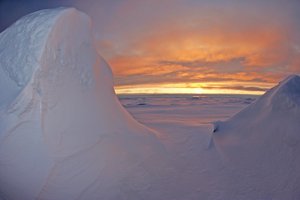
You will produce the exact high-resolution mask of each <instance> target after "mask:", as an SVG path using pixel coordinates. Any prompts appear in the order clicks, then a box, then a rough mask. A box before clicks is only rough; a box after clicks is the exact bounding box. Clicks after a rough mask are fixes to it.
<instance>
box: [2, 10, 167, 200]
mask: <svg viewBox="0 0 300 200" xmlns="http://www.w3.org/2000/svg"><path fill="white" fill-rule="evenodd" d="M93 42H94V41H93V36H92V31H91V21H90V19H89V17H88V16H86V15H85V14H83V13H81V12H79V11H77V10H76V9H73V8H59V9H53V10H42V11H38V12H35V13H32V14H30V15H27V16H25V17H23V18H21V19H20V20H19V21H17V22H16V23H15V24H13V25H12V26H11V27H9V28H8V29H6V30H5V31H4V32H2V33H1V34H0V94H1V95H0V196H1V198H3V199H6V200H21V199H22V200H32V199H43V200H48V199H49V200H54V199H55V200H74V199H88V200H91V199H141V198H140V197H139V194H140V192H141V191H143V194H144V195H149V196H150V197H151V193H153V192H152V191H151V189H155V186H153V184H152V181H154V180H156V179H157V177H159V173H160V169H162V167H160V166H159V165H160V163H162V162H161V160H162V158H161V156H162V155H164V152H165V150H164V147H163V145H162V144H161V143H160V142H159V141H158V140H157V137H156V136H155V135H156V133H155V132H154V131H152V130H150V129H148V128H146V127H144V126H143V125H141V124H139V123H137V122H136V121H135V120H134V119H133V118H132V117H131V116H130V115H129V114H128V113H127V112H126V111H125V110H124V108H123V107H122V106H121V105H120V103H119V101H118V99H117V97H116V95H115V93H114V90H113V79H112V73H111V70H110V68H109V66H108V65H107V64H106V62H105V61H104V60H103V59H102V58H101V57H100V56H99V55H98V54H97V51H96V49H95V47H94V44H93ZM145 180H147V181H145ZM149 188H150V189H149ZM147 191H149V193H150V194H147ZM124 194H126V195H124ZM132 194H134V196H133V197H132V198H130V196H131V195H132Z"/></svg>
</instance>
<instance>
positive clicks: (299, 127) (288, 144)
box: [212, 75, 300, 199]
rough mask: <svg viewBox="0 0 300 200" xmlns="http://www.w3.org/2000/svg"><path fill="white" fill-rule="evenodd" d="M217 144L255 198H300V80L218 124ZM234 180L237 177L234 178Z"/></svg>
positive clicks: (292, 79) (233, 187)
mask: <svg viewBox="0 0 300 200" xmlns="http://www.w3.org/2000/svg"><path fill="white" fill-rule="evenodd" d="M216 127H217V130H216V131H215V132H214V133H213V136H212V137H213V142H214V146H215V147H216V148H217V150H218V152H219V154H220V155H221V157H222V159H223V160H224V162H225V163H226V166H228V167H230V168H232V169H235V170H237V172H235V173H234V176H235V177H236V178H238V179H239V183H238V185H235V184H234V185H231V186H230V188H228V191H235V192H237V193H239V192H240V193H242V192H243V190H244V189H245V188H246V187H247V188H251V190H253V191H255V192H253V193H250V194H248V198H249V199H251V198H252V199H259V198H261V199H266V198H267V196H266V195H267V194H268V195H269V196H272V199H297V198H299V195H300V188H299V187H300V182H299V180H300V158H299V153H300V77H299V76H297V75H293V76H290V77H288V78H286V79H285V80H284V81H282V82H281V83H280V84H279V85H277V86H276V87H274V88H272V89H271V90H269V91H268V92H267V93H266V94H264V95H263V96H262V97H261V98H259V99H258V100H257V101H256V102H255V103H253V104H251V105H250V106H249V107H247V108H245V109H244V110H242V111H241V112H239V113H238V114H237V115H235V116H233V117H232V118H231V119H229V120H227V121H225V122H217V123H216ZM230 176H232V175H230Z"/></svg>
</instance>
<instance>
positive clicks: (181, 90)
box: [115, 83, 271, 95]
mask: <svg viewBox="0 0 300 200" xmlns="http://www.w3.org/2000/svg"><path fill="white" fill-rule="evenodd" d="M188 85H189V86H187V84H179V83H177V84H160V85H157V84H154V85H127V86H115V91H116V93H117V94H195V95H197V94H249V95H261V94H263V93H264V92H265V91H262V90H256V89H255V87H250V86H249V87H242V88H240V89H239V88H234V87H229V86H228V87H226V86H224V87H220V86H213V85H210V86H207V85H203V86H200V84H197V83H194V84H188ZM269 87H271V86H269ZM266 90H267V88H266Z"/></svg>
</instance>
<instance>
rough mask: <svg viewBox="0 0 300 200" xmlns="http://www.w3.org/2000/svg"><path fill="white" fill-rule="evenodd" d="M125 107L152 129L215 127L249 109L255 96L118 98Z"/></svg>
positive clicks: (158, 95)
mask: <svg viewBox="0 0 300 200" xmlns="http://www.w3.org/2000/svg"><path fill="white" fill-rule="evenodd" d="M118 97H119V99H120V101H121V103H122V105H123V106H124V107H125V108H126V109H127V110H128V111H129V112H130V113H131V114H132V115H133V116H134V117H135V118H136V119H137V120H138V121H140V122H141V123H143V124H146V125H148V126H150V127H152V128H159V127H160V125H164V124H177V125H179V124H180V125H183V126H211V123H212V122H214V121H217V120H225V119H227V118H229V117H231V116H233V115H234V114H235V113H237V112H239V111H240V110H242V109H243V108H245V107H247V106H248V105H249V104H251V103H252V102H253V101H255V100H256V99H257V98H258V97H259V96H255V95H191V94H185V95H181V94H180V95H169V94H168V95H160V94H154V95H118Z"/></svg>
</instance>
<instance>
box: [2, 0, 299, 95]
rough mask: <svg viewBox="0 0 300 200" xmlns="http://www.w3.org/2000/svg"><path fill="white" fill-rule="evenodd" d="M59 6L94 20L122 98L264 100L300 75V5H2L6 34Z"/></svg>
mask: <svg viewBox="0 0 300 200" xmlns="http://www.w3.org/2000/svg"><path fill="white" fill-rule="evenodd" d="M60 6H72V7H75V8H77V9H78V10H81V11H83V12H85V13H87V14H88V15H89V16H90V17H91V18H92V20H93V26H94V33H95V38H96V45H97V49H98V51H99V53H100V54H101V55H102V57H104V58H105V59H106V61H107V62H108V63H109V64H110V66H111V68H112V70H113V73H114V77H115V80H114V81H115V89H116V92H117V93H195V94H200V93H230V94H261V93H263V92H264V91H265V90H267V89H268V88H270V87H273V86H274V85H276V84H277V83H278V82H279V81H280V80H282V79H283V78H285V77H286V76H288V75H290V74H300V37H299V35H300V20H299V19H300V1H298V0H272V1H271V0H260V1H259V0H248V1H246V0H43V1H39V0H27V1H14V0H2V1H1V0H0V30H1V31H3V30H4V29H5V28H6V27H8V26H9V25H11V24H12V23H13V22H14V21H16V20H17V19H18V18H20V17H21V16H24V15H26V14H27V13H30V12H33V11H36V10H39V9H44V8H55V7H60Z"/></svg>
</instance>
